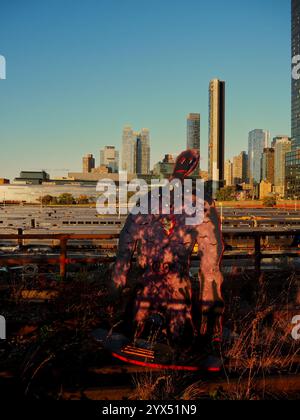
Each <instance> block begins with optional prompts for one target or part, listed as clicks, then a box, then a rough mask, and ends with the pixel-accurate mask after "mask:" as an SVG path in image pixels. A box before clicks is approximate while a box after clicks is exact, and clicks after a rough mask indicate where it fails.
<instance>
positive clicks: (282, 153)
mask: <svg viewBox="0 0 300 420" xmlns="http://www.w3.org/2000/svg"><path fill="white" fill-rule="evenodd" d="M273 144H274V149H275V162H274V178H275V179H274V184H275V192H276V193H278V194H279V195H280V196H281V197H284V194H285V178H286V172H285V157H286V154H287V153H288V152H290V151H291V139H290V138H289V137H288V136H277V137H275V138H274V140H273Z"/></svg>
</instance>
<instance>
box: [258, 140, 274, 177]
mask: <svg viewBox="0 0 300 420" xmlns="http://www.w3.org/2000/svg"><path fill="white" fill-rule="evenodd" d="M274 164H275V150H274V149H273V148H271V147H267V148H265V149H264V151H263V154H262V158H261V179H262V181H268V182H270V183H271V184H272V185H274Z"/></svg>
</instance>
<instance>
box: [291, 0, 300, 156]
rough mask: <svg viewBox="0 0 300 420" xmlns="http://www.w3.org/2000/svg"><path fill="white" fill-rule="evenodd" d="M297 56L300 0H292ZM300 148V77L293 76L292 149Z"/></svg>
mask: <svg viewBox="0 0 300 420" xmlns="http://www.w3.org/2000/svg"><path fill="white" fill-rule="evenodd" d="M296 56H300V0H292V58H293V57H296ZM298 62H299V60H298ZM299 148H300V78H293V77H292V149H293V150H295V149H299Z"/></svg>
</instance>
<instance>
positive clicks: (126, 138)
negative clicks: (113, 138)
mask: <svg viewBox="0 0 300 420" xmlns="http://www.w3.org/2000/svg"><path fill="white" fill-rule="evenodd" d="M122 170H123V171H126V172H127V173H129V174H135V173H136V139H135V136H134V131H133V129H132V128H131V127H129V126H126V127H124V129H123V136H122Z"/></svg>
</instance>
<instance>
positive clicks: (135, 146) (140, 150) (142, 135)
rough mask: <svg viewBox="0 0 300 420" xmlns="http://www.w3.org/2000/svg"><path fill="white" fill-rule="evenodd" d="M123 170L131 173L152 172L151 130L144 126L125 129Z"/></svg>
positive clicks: (143, 173)
mask: <svg viewBox="0 0 300 420" xmlns="http://www.w3.org/2000/svg"><path fill="white" fill-rule="evenodd" d="M122 170H123V171H127V173H129V174H140V175H148V174H149V173H150V131H149V130H148V129H147V128H143V129H142V130H141V131H133V129H132V128H131V127H125V128H124V129H123V139H122Z"/></svg>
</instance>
